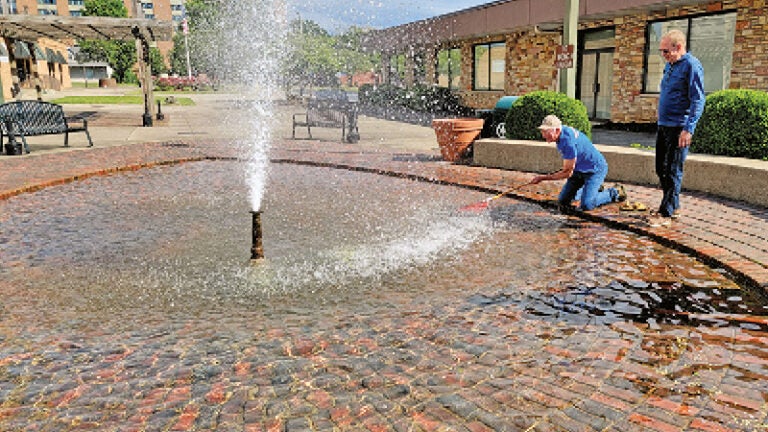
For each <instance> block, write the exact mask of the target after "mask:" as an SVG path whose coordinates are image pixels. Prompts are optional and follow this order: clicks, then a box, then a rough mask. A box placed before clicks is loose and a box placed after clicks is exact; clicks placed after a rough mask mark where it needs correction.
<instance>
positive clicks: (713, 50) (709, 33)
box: [643, 12, 736, 93]
mask: <svg viewBox="0 0 768 432" xmlns="http://www.w3.org/2000/svg"><path fill="white" fill-rule="evenodd" d="M673 29H677V30H680V31H682V32H683V33H685V35H686V37H687V38H688V42H687V43H686V49H687V50H688V52H690V53H691V54H693V55H694V56H695V57H696V58H698V59H699V60H700V61H701V64H702V66H704V91H705V92H707V93H709V92H713V91H717V90H723V89H726V88H728V85H729V84H730V81H731V65H732V62H733V40H734V35H735V33H736V12H728V13H721V14H717V15H704V16H695V17H686V18H681V19H674V20H667V21H655V22H650V23H648V27H647V28H646V40H647V41H648V43H647V44H646V50H645V59H646V61H645V64H646V68H645V79H644V81H643V86H644V88H643V92H645V93H658V92H659V85H660V84H661V77H662V75H663V73H664V63H665V62H664V58H663V57H661V55H660V54H659V42H660V41H661V37H662V36H663V35H664V34H665V33H666V32H668V31H670V30H673Z"/></svg>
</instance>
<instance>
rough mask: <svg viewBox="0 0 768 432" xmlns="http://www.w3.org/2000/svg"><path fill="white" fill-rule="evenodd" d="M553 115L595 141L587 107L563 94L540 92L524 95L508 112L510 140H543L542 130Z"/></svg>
mask: <svg viewBox="0 0 768 432" xmlns="http://www.w3.org/2000/svg"><path fill="white" fill-rule="evenodd" d="M549 114H554V115H556V116H557V117H558V118H559V119H560V121H562V122H563V124H564V125H568V126H571V127H574V128H576V129H578V130H580V131H582V132H584V133H585V134H586V135H587V136H588V137H589V138H590V139H591V138H592V124H591V123H590V122H589V116H588V115H587V108H586V107H585V106H584V104H583V103H582V102H581V101H579V100H576V99H572V98H569V97H568V96H566V95H565V94H563V93H559V92H553V91H547V90H540V91H534V92H531V93H528V94H526V95H524V96H521V97H520V98H519V99H518V100H516V101H515V103H513V104H512V106H511V107H510V108H509V110H508V111H507V118H506V123H507V138H510V139H520V140H541V133H540V132H539V129H538V127H539V126H540V125H541V121H542V120H543V119H544V117H546V116H547V115H549Z"/></svg>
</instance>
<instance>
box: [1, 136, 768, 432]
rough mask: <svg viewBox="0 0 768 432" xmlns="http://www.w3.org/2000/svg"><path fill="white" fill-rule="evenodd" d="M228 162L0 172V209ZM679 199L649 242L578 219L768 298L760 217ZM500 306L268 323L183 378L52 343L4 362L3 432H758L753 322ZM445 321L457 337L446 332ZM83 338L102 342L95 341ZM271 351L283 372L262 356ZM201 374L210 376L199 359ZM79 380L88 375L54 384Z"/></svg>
mask: <svg viewBox="0 0 768 432" xmlns="http://www.w3.org/2000/svg"><path fill="white" fill-rule="evenodd" d="M237 156H238V155H237V154H236V153H235V150H234V149H233V148H232V146H230V145H228V143H226V142H217V141H206V142H195V141H189V142H185V141H169V142H165V143H146V144H132V145H126V146H116V147H110V148H98V147H97V148H94V149H89V150H84V151H72V152H66V153H52V154H43V155H37V156H35V157H0V199H7V198H9V197H12V196H16V195H20V194H24V193H26V192H31V191H35V190H40V189H41V188H45V187H47V186H52V185H57V184H61V183H65V182H70V181H77V180H80V179H84V178H87V177H90V176H94V175H108V174H111V173H114V172H117V171H122V170H136V169H140V168H142V167H150V166H156V165H161V164H168V163H175V162H179V161H194V160H204V159H221V158H224V159H227V158H236V157H237ZM270 158H271V159H272V160H273V161H274V162H275V163H294V164H309V165H317V166H330V167H337V168H344V169H350V170H361V171H368V172H374V173H379V174H382V175H390V176H396V177H403V178H413V179H419V180H425V181H430V182H437V183H442V184H450V185H458V186H462V187H467V188H471V189H475V190H480V191H485V192H487V193H489V194H491V193H497V192H501V191H504V190H507V189H508V188H509V187H510V186H512V185H516V184H520V183H523V182H525V181H527V180H528V179H529V178H530V177H531V176H532V174H530V173H522V172H513V171H503V170H495V169H486V168H482V167H473V166H469V165H460V164H448V163H445V162H443V161H440V160H439V158H438V157H437V154H436V153H435V152H409V151H396V150H382V149H376V148H372V147H366V148H361V147H359V146H354V145H347V144H339V143H330V142H316V141H287V140H280V141H279V142H277V143H276V144H275V145H274V146H273V149H272V151H271V154H270ZM558 189H559V187H558V185H557V184H554V183H544V184H540V185H537V186H534V187H526V188H523V189H520V190H518V191H515V192H514V193H512V194H511V196H514V197H516V198H519V199H522V200H530V201H535V202H537V203H541V204H542V205H544V206H550V205H551V204H550V201H551V200H552V199H553V198H554V196H555V194H556V192H557V190H558ZM627 191H628V193H629V197H630V200H632V201H643V202H645V203H647V204H648V205H649V206H651V205H652V204H653V203H655V202H656V200H657V199H658V197H659V191H658V190H656V189H654V188H649V187H644V186H637V185H627ZM682 201H683V204H684V208H683V211H682V215H681V218H680V219H679V220H677V221H675V222H674V224H673V225H672V226H671V227H667V228H650V227H648V226H646V225H645V224H644V223H642V221H641V220H640V218H639V217H638V216H639V215H638V214H634V213H630V212H621V211H619V210H618V207H617V206H616V205H611V206H606V207H603V208H601V209H599V210H596V211H593V212H590V213H589V214H583V215H580V216H581V217H585V218H587V219H589V220H592V221H598V222H601V223H604V224H607V225H608V226H610V227H612V228H616V229H620V230H628V231H632V232H635V233H639V234H641V235H643V236H647V237H648V238H650V239H652V240H654V241H657V242H660V243H663V244H665V245H669V246H672V247H674V248H676V249H679V250H681V251H683V252H686V253H689V254H692V255H694V256H696V257H697V258H699V259H701V260H702V261H704V262H707V263H711V264H713V265H717V266H723V267H725V268H727V269H729V270H730V271H731V272H733V273H734V274H735V275H736V276H737V277H738V278H739V279H741V280H742V282H745V283H746V284H747V285H749V286H752V287H754V288H757V289H765V288H766V287H768V270H767V269H768V242H767V241H766V236H767V235H768V234H766V233H768V217H767V216H768V213H767V211H766V209H764V208H756V207H752V206H748V205H745V204H743V203H736V202H731V201H728V200H723V199H720V198H715V197H711V196H707V195H704V194H691V193H685V194H684V196H683V199H682ZM0 287H2V284H1V283H0ZM504 298H505V294H504V293H503V292H502V293H500V294H499V297H497V298H494V299H491V300H493V301H490V300H489V301H488V303H482V304H484V305H485V306H482V307H478V308H476V309H473V310H469V311H467V310H453V309H451V308H450V307H447V308H441V307H437V306H436V307H435V310H433V311H431V312H430V313H423V314H416V315H415V316H407V315H403V316H396V317H377V316H368V317H357V318H348V319H351V320H356V321H355V323H356V325H355V326H351V327H350V328H349V329H348V330H345V329H344V328H342V327H339V328H331V329H324V330H323V329H320V330H318V331H317V332H316V333H315V334H312V335H307V334H304V333H302V332H301V331H299V330H297V329H295V328H281V327H280V326H279V325H277V324H275V325H273V326H271V327H270V326H269V325H268V324H264V328H263V329H262V330H263V332H264V334H265V335H268V336H269V337H267V338H266V340H264V341H260V342H259V343H258V344H255V345H254V346H250V347H249V346H247V345H246V346H245V347H244V348H243V349H244V352H243V353H242V355H240V356H238V358H237V359H232V358H229V357H228V356H229V354H228V351H224V352H221V353H213V354H211V353H209V355H220V356H221V358H222V365H226V367H224V366H219V363H216V362H212V363H209V364H208V366H206V367H199V366H195V367H192V366H189V365H190V361H192V360H195V359H194V357H195V356H196V355H201V354H196V353H194V352H185V353H177V352H175V351H174V350H168V351H165V350H158V351H153V350H151V349H150V350H147V349H146V348H140V347H131V344H130V343H129V342H125V345H124V347H123V348H115V347H111V348H109V349H105V350H104V351H105V352H90V353H85V352H84V350H83V349H82V344H81V343H77V342H67V341H57V342H56V345H55V346H52V347H51V348H50V349H51V351H50V352H49V353H47V354H46V355H45V356H37V355H35V354H33V353H28V352H26V351H25V350H24V349H18V350H15V351H14V352H13V353H9V351H3V353H4V354H3V357H0V382H5V383H6V384H0V428H2V429H3V430H9V431H16V430H19V431H21V430H109V431H117V430H120V431H154V430H178V431H183V430H192V431H201V430H222V431H224V430H247V431H262V430H263V431H304V430H322V431H331V430H345V431H406V430H408V431H454V430H456V431H554V430H557V431H566V430H568V431H593V430H595V431H598V430H601V431H768V423H766V422H768V420H767V419H768V385H766V382H768V333H766V326H768V322H767V321H766V319H765V317H764V316H762V317H761V316H749V317H748V319H749V320H750V322H751V323H752V324H755V325H757V326H758V329H757V330H750V328H749V327H747V328H746V329H743V330H739V329H736V330H735V329H733V328H730V327H723V328H721V329H715V330H709V331H701V332H700V333H699V332H697V331H696V330H695V329H694V330H692V329H686V328H685V326H681V327H680V328H679V329H677V330H673V331H669V332H665V333H654V331H653V329H652V328H647V327H644V326H635V325H632V324H629V323H615V324H613V325H612V326H610V327H609V328H599V327H591V326H572V325H568V324H563V323H558V322H550V323H544V324H542V323H541V322H539V323H532V322H530V321H526V320H520V319H519V317H516V316H511V315H509V314H510V313H511V312H509V311H507V309H506V308H505V307H504ZM433 314H435V315H436V316H435V315H433ZM443 314H445V315H448V316H456V319H457V320H458V319H460V320H461V321H462V322H466V323H467V326H464V327H459V328H456V329H453V330H452V333H453V334H446V333H444V332H442V331H441V326H442V325H444V322H443V321H442V319H441V318H440V317H441V316H442V315H443ZM459 317H460V318H459ZM723 319H726V320H727V319H729V318H728V317H723ZM744 319H746V318H744ZM529 325H536V326H537V327H536V328H529V327H528V326H529ZM564 325H565V326H566V327H567V328H566V329H567V330H569V331H572V332H573V333H572V334H571V333H568V334H569V336H562V334H561V333H560V332H561V331H562V330H563V326H564ZM384 326H386V327H387V328H386V329H385V328H383V327H384ZM571 327H572V328H571ZM184 331H185V330H184V329H178V330H169V331H168V333H167V334H162V333H161V334H158V335H157V336H156V339H157V342H155V341H154V340H153V341H152V343H151V344H149V345H151V346H162V345H161V342H160V340H165V339H168V341H167V342H168V346H173V341H172V339H173V338H174V337H176V336H177V335H180V334H183V332H184ZM499 331H500V332H501V333H502V335H501V336H499V335H497V333H499ZM93 333H94V334H93V335H92V337H93V338H94V339H96V340H98V339H99V338H100V337H101V335H100V334H99V332H98V331H94V332H93ZM0 335H5V336H0V342H2V341H3V340H4V338H6V337H9V336H8V335H6V334H5V333H2V332H0ZM546 335H549V336H546ZM200 336H201V337H204V336H205V335H204V334H203V335H200ZM105 345H106V344H105ZM740 347H741V348H740ZM275 352H277V353H279V354H280V355H278V356H277V357H276V358H277V359H278V360H274V359H272V361H270V362H266V361H265V360H264V358H262V356H266V355H274V353H275ZM392 359H401V360H403V362H402V364H401V363H400V362H397V361H393V360H392ZM182 360H183V361H182ZM198 360H200V361H202V362H203V363H205V361H206V357H205V356H203V358H202V359H198ZM693 360H695V361H693ZM36 365H43V366H45V367H48V368H51V369H52V370H53V371H54V372H53V374H54V376H59V378H58V379H59V381H58V382H57V381H56V380H54V381H53V382H52V383H49V384H46V385H41V386H39V387H35V386H29V385H28V386H27V387H23V383H24V382H26V381H28V380H30V377H29V376H28V375H26V374H25V370H32V369H33V367H34V366H36ZM74 365H76V368H77V370H78V371H79V373H80V377H79V378H78V379H77V380H70V379H67V378H63V377H66V376H67V374H68V373H67V369H68V368H70V367H74ZM404 365H407V366H404ZM691 368H693V369H691ZM139 371H141V373H142V375H141V376H148V377H157V380H158V382H155V381H152V380H148V382H146V383H145V384H144V385H139V387H138V389H137V388H135V387H131V386H128V385H127V384H123V380H125V379H126V378H125V377H129V376H135V375H139ZM681 377H682V378H681ZM8 383H12V384H14V385H18V386H22V388H24V391H23V392H21V393H19V392H17V391H14V390H13V389H12V388H11V387H9V385H8ZM11 396H12V397H11ZM83 399H86V400H85V401H83ZM68 407H73V408H74V409H72V410H68ZM49 416H52V417H50V419H48V420H46V418H49Z"/></svg>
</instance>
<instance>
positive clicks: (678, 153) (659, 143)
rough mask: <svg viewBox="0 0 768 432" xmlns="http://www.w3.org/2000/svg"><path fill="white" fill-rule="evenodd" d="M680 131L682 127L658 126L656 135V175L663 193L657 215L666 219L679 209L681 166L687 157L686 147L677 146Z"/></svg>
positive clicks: (681, 182)
mask: <svg viewBox="0 0 768 432" xmlns="http://www.w3.org/2000/svg"><path fill="white" fill-rule="evenodd" d="M682 131H683V128H682V127H670V126H659V130H658V132H657V134H656V175H657V176H659V183H660V184H661V190H662V191H663V192H664V195H663V197H662V198H661V204H660V205H659V213H660V214H661V215H662V216H666V217H669V216H672V214H673V213H674V212H675V210H677V209H678V208H680V189H681V188H682V185H683V164H684V163H685V158H686V157H687V156H688V147H682V148H681V147H680V146H678V140H679V138H680V132H682Z"/></svg>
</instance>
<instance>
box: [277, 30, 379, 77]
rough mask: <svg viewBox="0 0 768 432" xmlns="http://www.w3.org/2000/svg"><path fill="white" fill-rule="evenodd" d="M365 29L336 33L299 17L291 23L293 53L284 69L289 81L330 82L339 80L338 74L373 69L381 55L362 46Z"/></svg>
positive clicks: (291, 50)
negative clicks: (331, 32) (377, 55)
mask: <svg viewBox="0 0 768 432" xmlns="http://www.w3.org/2000/svg"><path fill="white" fill-rule="evenodd" d="M364 33H365V31H364V30H362V29H360V28H357V27H352V28H350V30H348V31H347V32H346V33H344V34H341V35H338V36H332V35H330V34H329V33H328V32H327V31H325V30H324V29H322V28H321V27H320V26H318V25H317V24H316V23H314V22H312V21H306V20H295V21H293V22H291V24H290V26H289V37H288V40H289V48H288V50H289V53H288V55H287V56H286V60H285V64H284V67H283V68H284V71H285V74H286V75H287V76H288V77H289V78H288V79H287V80H286V81H287V84H289V85H290V84H294V85H295V84H298V85H301V86H304V85H309V86H328V85H336V84H337V83H338V78H337V74H338V73H347V74H354V73H355V72H361V71H369V70H371V69H373V68H374V67H375V66H376V63H377V62H378V58H377V57H376V56H374V55H371V54H368V53H366V52H365V51H364V50H363V49H362V44H361V39H362V36H363V35H364Z"/></svg>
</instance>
